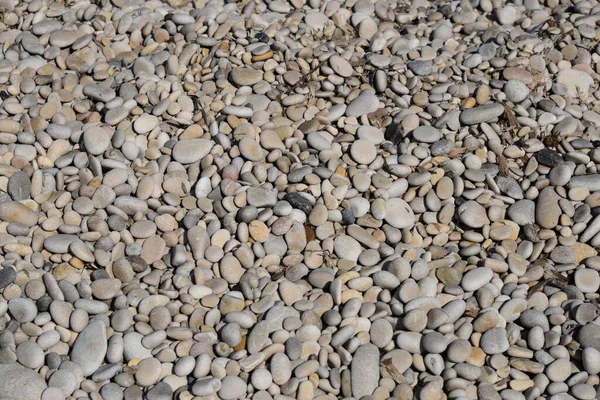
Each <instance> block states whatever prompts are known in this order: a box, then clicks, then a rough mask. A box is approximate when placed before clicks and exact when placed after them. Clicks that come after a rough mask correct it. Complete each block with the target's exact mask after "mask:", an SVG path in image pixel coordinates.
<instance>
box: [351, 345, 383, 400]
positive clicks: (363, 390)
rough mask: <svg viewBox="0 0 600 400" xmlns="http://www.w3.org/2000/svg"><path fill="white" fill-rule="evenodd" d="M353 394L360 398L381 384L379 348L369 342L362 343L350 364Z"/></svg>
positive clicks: (370, 393)
mask: <svg viewBox="0 0 600 400" xmlns="http://www.w3.org/2000/svg"><path fill="white" fill-rule="evenodd" d="M350 374H351V387H352V396H353V397H355V398H357V399H360V398H362V397H363V396H370V395H372V394H373V392H374V391H375V389H377V386H379V349H378V348H377V346H375V345H373V344H370V343H367V344H363V345H361V346H360V347H359V348H358V349H357V350H356V352H355V353H354V355H353V357H352V363H351V364H350Z"/></svg>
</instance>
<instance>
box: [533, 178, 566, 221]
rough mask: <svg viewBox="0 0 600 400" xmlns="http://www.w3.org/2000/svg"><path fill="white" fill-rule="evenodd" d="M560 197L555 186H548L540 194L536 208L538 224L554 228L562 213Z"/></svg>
mask: <svg viewBox="0 0 600 400" xmlns="http://www.w3.org/2000/svg"><path fill="white" fill-rule="evenodd" d="M559 200H560V197H559V196H558V194H556V192H555V191H554V188H552V187H547V188H545V189H544V190H542V192H541V193H540V195H539V196H538V199H537V204H536V208H535V220H536V222H537V223H538V225H539V226H540V227H542V228H545V229H552V228H554V227H555V226H556V225H557V224H558V221H559V218H560V216H561V214H562V211H561V209H560V206H559V205H558V201H559Z"/></svg>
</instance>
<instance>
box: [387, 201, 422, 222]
mask: <svg viewBox="0 0 600 400" xmlns="http://www.w3.org/2000/svg"><path fill="white" fill-rule="evenodd" d="M384 221H385V222H387V223H388V224H390V225H391V226H393V227H394V228H398V229H403V228H409V227H412V226H414V224H415V213H414V211H413V210H412V209H411V208H410V206H409V205H408V203H407V202H406V201H404V200H402V199H399V198H391V199H389V200H388V201H387V213H386V215H385V218H384Z"/></svg>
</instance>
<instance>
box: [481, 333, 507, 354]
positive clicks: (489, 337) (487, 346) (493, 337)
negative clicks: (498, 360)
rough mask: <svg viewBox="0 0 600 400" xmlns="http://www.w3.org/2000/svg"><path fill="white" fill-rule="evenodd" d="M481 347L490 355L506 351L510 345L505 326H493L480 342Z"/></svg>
mask: <svg viewBox="0 0 600 400" xmlns="http://www.w3.org/2000/svg"><path fill="white" fill-rule="evenodd" d="M479 345H480V346H481V349H482V350H483V351H484V352H485V353H486V354H489V355H494V354H500V353H504V352H505V351H506V350H508V348H509V347H510V344H509V343H508V335H507V333H506V329H504V328H492V329H490V330H488V331H486V332H485V333H484V334H483V335H482V336H481V340H480V342H479Z"/></svg>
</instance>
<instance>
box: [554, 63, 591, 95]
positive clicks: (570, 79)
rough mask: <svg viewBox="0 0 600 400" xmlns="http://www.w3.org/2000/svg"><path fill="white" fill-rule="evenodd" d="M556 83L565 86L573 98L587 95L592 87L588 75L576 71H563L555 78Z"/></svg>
mask: <svg viewBox="0 0 600 400" xmlns="http://www.w3.org/2000/svg"><path fill="white" fill-rule="evenodd" d="M556 82H557V83H561V84H563V85H566V86H567V89H568V93H569V95H570V96H573V97H580V95H587V94H588V92H589V91H590V89H591V87H592V86H593V85H594V79H593V78H592V77H591V76H590V75H589V74H588V73H586V72H583V71H580V70H576V69H563V70H562V71H560V72H559V73H558V75H557V76H556Z"/></svg>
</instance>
